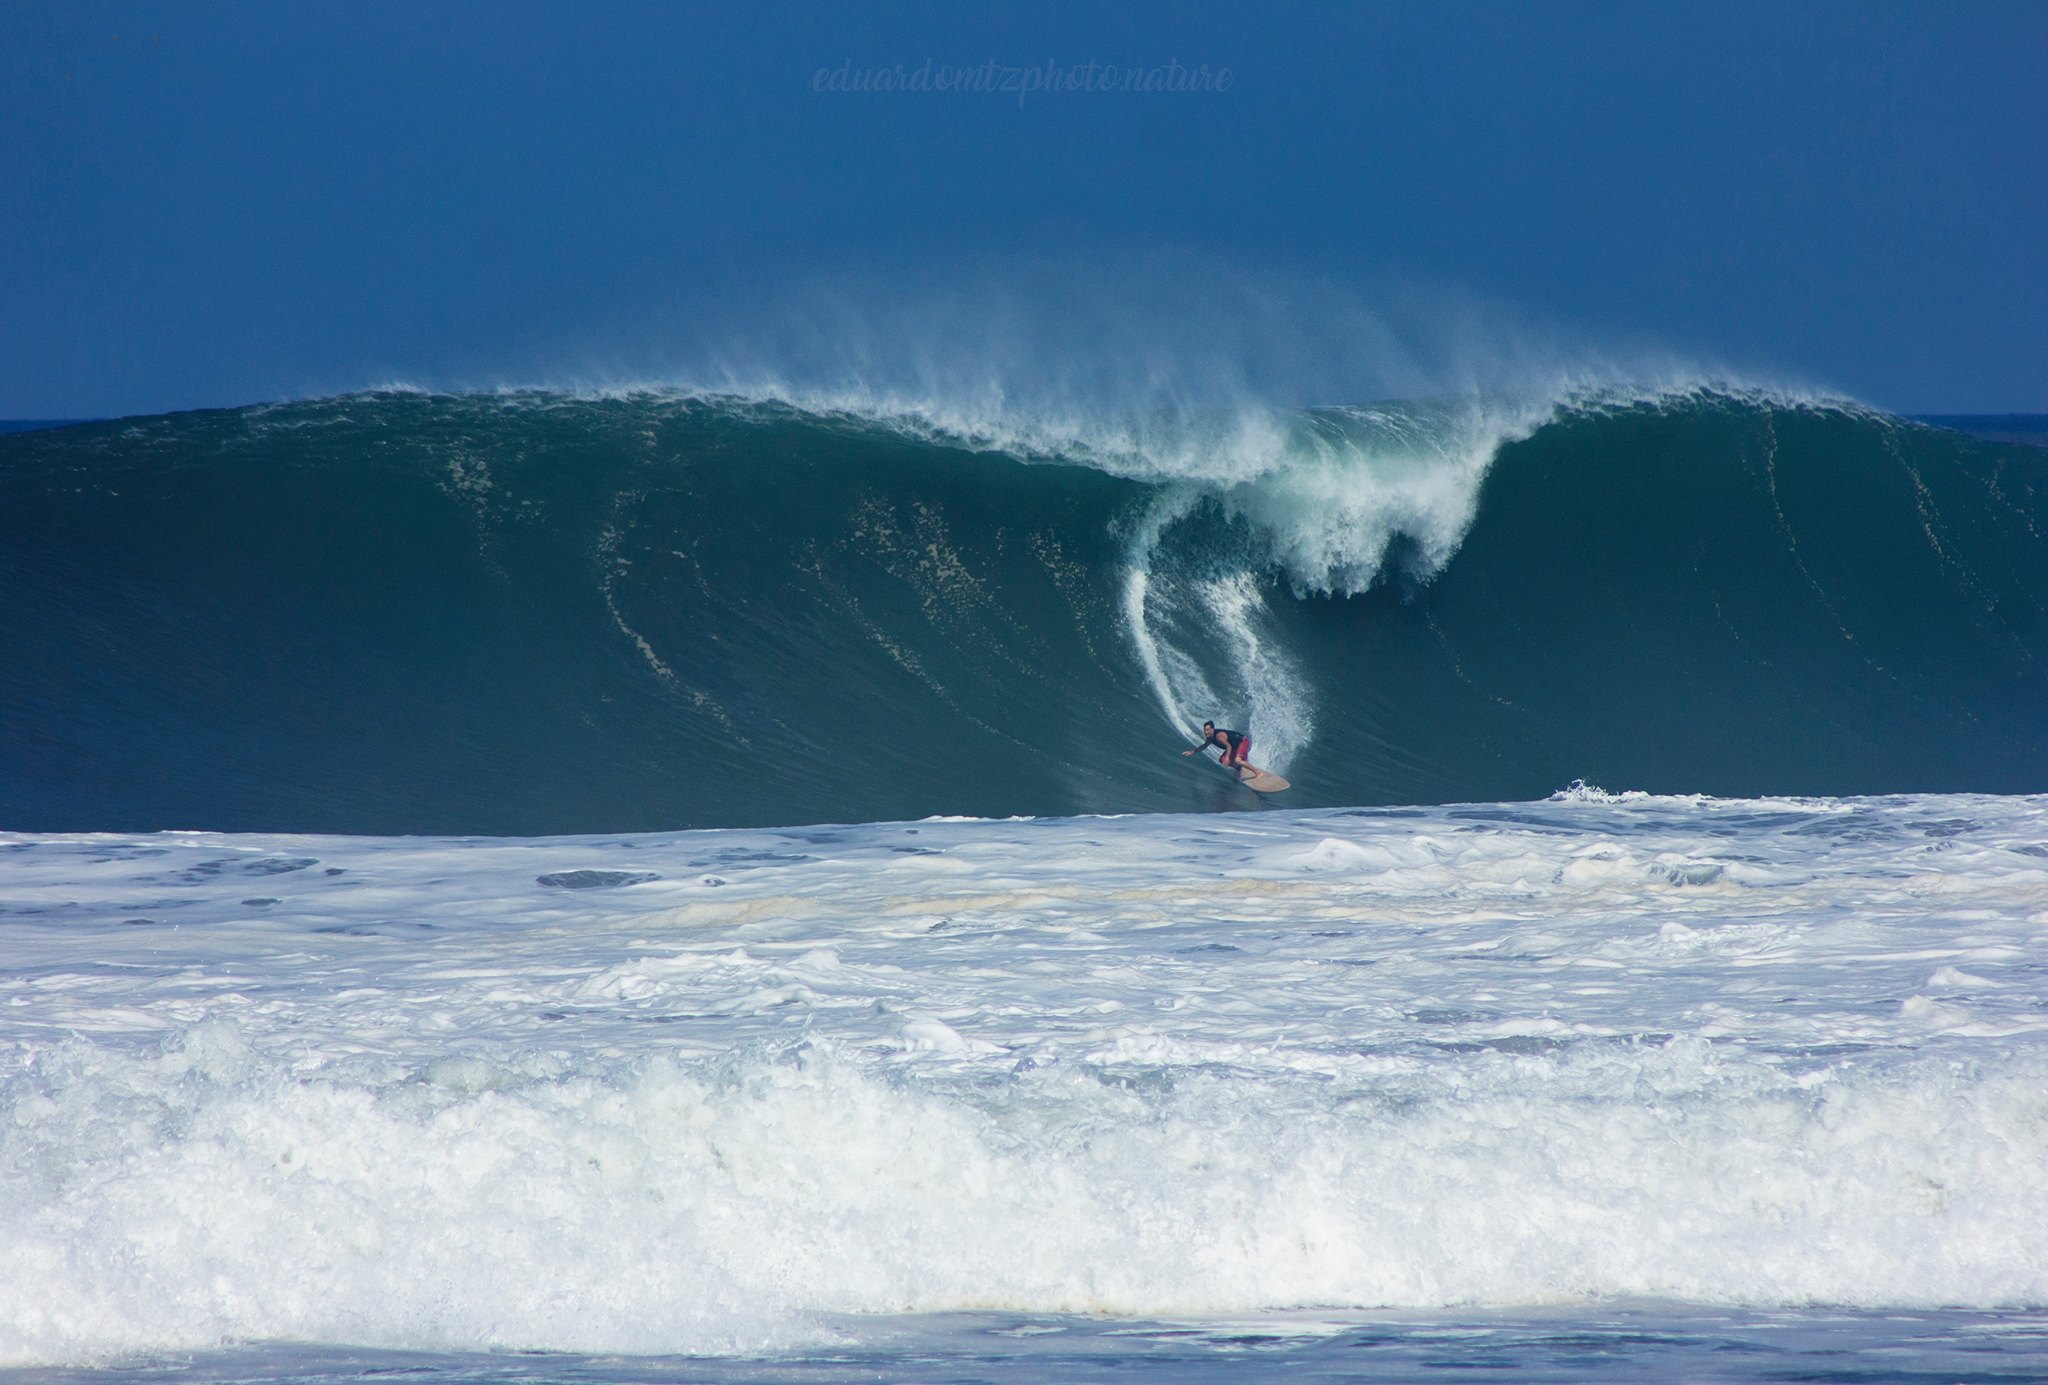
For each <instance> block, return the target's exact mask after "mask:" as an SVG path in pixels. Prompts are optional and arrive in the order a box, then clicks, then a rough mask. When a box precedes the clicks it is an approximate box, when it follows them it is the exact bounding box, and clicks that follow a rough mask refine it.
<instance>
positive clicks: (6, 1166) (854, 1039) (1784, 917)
mask: <svg viewBox="0 0 2048 1385" xmlns="http://www.w3.org/2000/svg"><path fill="white" fill-rule="evenodd" d="M2044 827H2048V802H2043V801H2041V800H2029V799H1981V798H1979V799H1972V798H1900V799H1889V800H1874V801H1836V800H1821V801H1812V802H1803V803H1802V802H1793V801H1726V800H1698V801H1686V800H1673V799H1656V798H1650V799H1634V798H1630V799H1626V800H1619V801H1617V800H1606V801H1601V800H1594V799H1591V798H1590V796H1588V797H1582V798H1580V799H1577V800H1572V801H1558V802H1551V803H1544V804H1530V805H1475V806H1471V807H1462V808H1460V807H1453V808H1442V809H1431V810H1389V811H1384V812H1367V811H1347V812H1338V813H1300V814H1286V813H1265V814H1261V815H1259V816H1258V817H1257V818H1256V819H1242V818H1238V819H1231V818H1214V817H1210V818H1202V819H1188V818H1177V817H1167V818H1126V819H1114V820H1106V819H1074V820H1063V821H1054V820H1026V821H1017V822H1008V823H998V822H976V821H965V822H943V821H927V822H922V823H917V824H913V825H903V824H876V825H871V826H866V827H855V828H817V829H790V830H783V831H776V832H708V833H688V834H672V835H666V836H651V837H630V838H587V839H534V840H510V841H491V840H469V841H462V840H432V839H420V840H408V839H339V838H303V837H290V838H287V837H218V836H212V835H205V834H191V835H181V836H162V837H153V838H116V837H102V836H88V837H70V838H65V837H40V838H39V837H9V838H6V839H4V843H0V845H4V850H5V856H4V858H0V859H4V862H5V865H4V870H5V877H4V879H5V887H6V888H5V899H6V907H7V910H8V916H7V919H6V924H5V926H6V928H7V931H8V936H9V944H10V946H9V954H8V960H7V965H6V967H5V969H4V971H0V1102H4V1106H5V1112H6V1115H5V1119H4V1121H0V1217H4V1221H5V1224H6V1225H7V1227H8V1228H9V1234H8V1235H7V1237H6V1238H4V1241H0V1360H4V1361H8V1362H15V1363H25V1362H35V1361H41V1362H50V1361H76V1360H82V1359H88V1358H92V1357H95V1356H97V1355H99V1354H103V1353H108V1352H121V1351H134V1350H153V1349H192V1348H196V1347H201V1346H206V1345H210V1344H213V1343H217V1342H219V1341H221V1340H223V1339H232V1340H248V1339H289V1340H326V1341H341V1342H353V1343H359V1344H375V1345H383V1346H392V1347H398V1346H405V1347H417V1348H432V1349H470V1348H481V1347H487V1346H522V1347H546V1348H552V1349H563V1350H582V1351H633V1352H643V1351H679V1350H688V1351H732V1350H742V1351H745V1350H758V1349H763V1348H765V1347H768V1346H772V1345H775V1344H778V1343H782V1344H786V1343H790V1342H795V1341H801V1340H807V1339H810V1338H813V1337H815V1336H816V1335H817V1334H819V1333H820V1332H822V1331H824V1329H823V1328H822V1327H821V1326H820V1323H821V1322H822V1320H823V1319H822V1317H821V1315H831V1314H839V1313H854V1314H902V1313H923V1312H942V1311H955V1310H970V1309H990V1308H993V1309H1005V1310H1012V1311H1019V1312H1108V1313H1115V1314H1124V1315H1141V1316H1143V1315H1149V1316H1155V1317H1156V1316H1172V1315H1176V1314H1243V1313H1255V1312H1261V1311H1267V1310H1273V1309H1280V1308H1286V1307H1289V1306H1310V1305H1322V1306H1326V1307H1347V1306H1348V1307H1365V1306H1372V1305H1396V1306H1408V1307H1427V1306H1442V1305H1449V1304H1478V1305H1515V1304H1523V1305H1526V1304H1535V1303H1555V1302H1584V1301H1586V1300H1593V1299H1605V1298H1611V1297H1631V1296H1654V1297H1665V1298H1677V1299H1685V1300H1692V1301H1697V1302H1706V1303H1729V1304H1734V1303H1747V1304H1759V1305H1769V1304H1799V1303H1815V1302H1820V1303H1836V1304H1846V1305H1864V1306H1871V1307H1882V1306H1910V1305H1937V1304H1947V1305H1975V1306H1978V1307H1994V1306H2013V1305H2041V1304H2044V1303H2048V1256H2044V1254H2043V1252H2042V1249H2041V1247H2042V1246H2043V1245H2048V1172H2044V1170H2048V1104H2044V1102H2043V1099H2042V1096H2041V1093H2042V1091H2043V1090H2048V1011H2044V1010H2043V1008H2042V1004H2041V984H2040V976H2041V973H2040V965H2039V961H2038V959H2039V957H2040V956H2041V955H2042V949H2043V946H2044V945H2048V933H2044V931H2043V925H2042V922H2041V920H2042V919H2043V918H2044V917H2048V863H2044V861H2043V859H2042V857H2041V855H2040V854H2039V850H2040V848H2039V845H2038V843H2039V841H2040V839H2041V834H2042V832H2043V829H2044ZM649 877H653V878H649ZM550 880H553V881H558V882H574V883H575V884H576V885H577V886H578V887H577V888H573V889H572V888H566V887H565V885H564V884H563V883H557V884H553V885H551V884H549V883H548V882H549V881H550ZM833 1330H834V1331H839V1330H843V1325H842V1327H841V1328H835V1329H833Z"/></svg>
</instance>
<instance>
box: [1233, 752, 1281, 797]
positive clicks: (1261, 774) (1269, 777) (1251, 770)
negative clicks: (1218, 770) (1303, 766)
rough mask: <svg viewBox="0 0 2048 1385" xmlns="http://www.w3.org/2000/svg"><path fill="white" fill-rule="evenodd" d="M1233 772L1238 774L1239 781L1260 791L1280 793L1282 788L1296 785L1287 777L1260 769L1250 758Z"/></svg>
mask: <svg viewBox="0 0 2048 1385" xmlns="http://www.w3.org/2000/svg"><path fill="white" fill-rule="evenodd" d="M1233 773H1235V774H1236V775H1237V782H1238V783H1240V784H1242V785H1244V786H1245V787H1246V788H1248V789H1251V790H1254V791H1255V792H1258V793H1279V792H1280V790H1282V789H1289V788H1293V787H1294V786H1293V785H1292V784H1289V783H1288V782H1287V781H1286V780H1285V779H1282V778H1281V777H1280V776H1279V775H1277V774H1275V773H1273V771H1271V770H1269V769H1260V768H1259V767H1258V766H1257V765H1255V764H1253V763H1251V761H1249V760H1247V761H1245V763H1244V765H1243V766H1242V767H1240V768H1239V769H1237V770H1235V771H1233Z"/></svg>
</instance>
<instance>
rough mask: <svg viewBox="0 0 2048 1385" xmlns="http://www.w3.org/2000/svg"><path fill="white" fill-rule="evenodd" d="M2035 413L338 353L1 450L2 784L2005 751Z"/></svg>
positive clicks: (480, 807) (1095, 806) (806, 798)
mask: <svg viewBox="0 0 2048 1385" xmlns="http://www.w3.org/2000/svg"><path fill="white" fill-rule="evenodd" d="M2042 462H2043V456H2042V454H2041V452H2040V451H2039V450H2038V449H2033V448H2028V447H2024V446H2019V445H2012V444H2001V443H1997V442H1992V441H1984V440H1979V439H1972V438H1967V437H1964V436H1962V435H1960V434H1954V433H1949V432H1945V431H1942V430H1938V429H1933V428H1926V427H1921V426H1918V425H1912V424H1906V423H1902V422H1900V421H1899V420H1895V419H1890V418H1886V417H1883V416H1879V415H1874V414H1870V413H1866V412H1861V411H1857V410H1853V409H1842V408H1834V407H1826V406H1817V405H1812V404H1805V403H1798V402H1794V401H1788V400H1779V399H1773V398H1769V397H1761V396H1746V395H1735V394H1717V393H1711V392H1698V391H1695V392H1690V393H1667V394H1663V395H1660V396H1654V397H1647V398H1642V399H1635V400H1629V399H1620V398H1608V399H1605V400H1604V401H1586V400H1580V401H1578V402H1567V403H1563V404H1559V403H1555V402H1551V401H1514V402H1510V403H1506V404H1500V405H1484V406H1482V405H1478V404H1472V403H1453V404H1443V405H1401V406H1395V405H1389V406H1381V407H1375V408H1351V409H1325V410H1316V411H1311V412H1307V413H1294V414H1280V413H1247V412H1237V413H1231V414H1228V415H1225V414H1222V413H1219V414H1217V415H1216V416H1214V417H1201V416H1193V415H1184V416H1177V417H1174V418H1170V419H1162V420H1138V421H1136V422H1129V421H1126V422H1123V423H1119V424H1116V425H1114V426H1110V425H1100V424H1090V425H1082V424H1075V423H1072V422H1068V421H1060V422H1052V423H1049V422H1045V421H1042V420H1041V421H1038V422H1036V423H1032V424H1030V425H1029V426H1024V425H1020V424H1018V423H1017V422H1016V421H1015V420H1007V421H997V422H994V423H991V422H988V421H985V420H979V419H972V418H966V419H963V418H954V417H948V416H946V415H945V414H944V413H943V412H942V411H938V410H934V409H929V408H922V407H918V406H915V405H911V406H905V405H901V404H891V405H888V406H887V407H877V406H873V405H863V406H861V407H858V408H855V407H848V406H846V404H845V401H825V402H824V403H819V402H818V401H810V402H808V403H806V402H804V401H790V400H767V399H751V400H749V399H738V398H733V397H719V396H675V395H658V394H639V395H629V396H623V397H572V396H564V395H554V394H541V393H521V394H506V395H495V396H437V395H425V394H413V393H380V394H370V395H357V396H349V397H343V398H338V399H329V400H320V401H313V402H307V403H298V404H289V405H275V406H265V407H258V408H249V409H239V410H228V411H218V412H206V413H195V414H181V415H172V416H167V417H162V418H153V419H144V420H131V421H126V422H119V423H105V424H90V425H80V426H74V427H69V428H63V429H57V430H53V431H48V432H41V433H32V434H23V435H16V436H10V437H5V438H0V660H4V665H5V667H6V669H7V674H6V677H5V679H4V680H0V823H4V824H5V825H7V826H12V827H21V828H34V829H51V830H69V829H75V828H86V827H94V828H119V829H124V830H127V829H147V828H159V827H206V828H219V829H226V830H245V829H258V828H261V829H273V830H308V831H342V832H368V833H402V832H479V833H511V834H523V835H531V834H547V833H561V832H577V831H597V830H606V831H610V830H631V829H651V828H672V827H686V826H710V825H765V824H774V823H790V822H816V821H834V820H837V821H853V820H877V819H894V818H908V817H919V816H924V815H927V814H934V813H955V814H959V813H964V814H976V815H1005V814H1015V813H1025V814H1060V813H1076V812H1122V811H1170V810H1185V809H1199V808H1208V807H1217V808H1228V807H1241V806H1246V804H1247V803H1248V802H1249V801H1250V796H1249V795H1246V794H1244V793H1243V791H1242V790H1240V789H1239V788H1237V786H1235V785H1234V784H1232V783H1230V782H1229V781H1228V780H1227V779H1225V778H1224V777H1223V776H1222V775H1220V774H1218V773H1217V772H1216V771H1214V770H1213V769H1211V770H1208V771H1206V772H1205V771H1204V770H1203V769H1202V768H1201V767H1199V766H1197V765H1195V764H1193V763H1192V762H1191V761H1188V760H1185V759H1182V758H1181V757H1180V756H1179V755H1178V754H1176V752H1177V751H1179V750H1180V749H1182V748H1184V747H1185V746H1186V745H1187V744H1188V743H1189V739H1190V736H1189V732H1188V728H1189V727H1190V726H1192V725H1193V724H1195V723H1197V722H1199V721H1200V720H1201V719H1203V718H1204V717H1208V716H1213V717H1215V718H1216V719H1217V720H1218V721H1219V722H1221V723H1222V724H1225V725H1233V726H1241V727H1244V728H1245V729H1248V730H1249V731H1250V732H1251V733H1252V735H1253V737H1254V758H1255V759H1258V760H1260V761H1262V762H1264V763H1268V764H1270V765H1271V766H1272V767H1274V768H1277V769H1280V770H1282V771H1283V772H1285V773H1286V774H1287V775H1288V776H1289V777H1290V778H1292V779H1293V781H1294V783H1295V785H1296V792H1295V794H1294V795H1293V796H1292V797H1291V800H1290V801H1291V802H1292V803H1294V804H1295V805H1297V806H1313V805H1316V804H1338V803H1388V802H1441V801H1469V800H1503V799H1525V798H1530V797H1535V796H1540V795H1541V794H1543V793H1545V792H1548V791H1549V790H1550V789H1553V788H1555V787H1556V786H1557V785H1558V784H1560V783H1565V782H1568V781H1571V780H1573V779H1581V778H1583V779H1586V780H1590V781H1594V782H1600V783H1608V784H1625V785H1630V786H1640V787H1644V788H1650V789H1662V790H1674V791H1680V790H1682V791H1704V792H1711V793H1718V794H1726V795H1759V794H1771V793H1808V794H1860V793H1873V792H1892V791H1945V790H1973V791H1990V792H2014V791H2022V790H2027V789H2035V788H2039V787H2040V786H2041V784H2042V782H2043V780H2044V777H2048V679H2044V676H2043V675H2044V670H2048V626H2044V624H2043V622H2042V620H2041V612H2042V610H2043V608H2044V604H2048V544H2044V540H2043V535H2044V533H2048V513H2044V498H2043V492H2042V485H2041V483H2042V478H2043V476H2044V469H2043V466H2042Z"/></svg>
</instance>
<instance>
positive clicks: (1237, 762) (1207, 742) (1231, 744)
mask: <svg viewBox="0 0 2048 1385" xmlns="http://www.w3.org/2000/svg"><path fill="white" fill-rule="evenodd" d="M1212 745H1213V746H1215V747H1217V748H1218V749H1219V750H1221V751H1222V752H1223V768H1225V769H1244V768H1246V765H1247V762H1246V760H1245V756H1246V755H1248V754H1250V753H1251V748H1252V738H1251V737H1250V736H1246V735H1243V734H1241V733H1239V732H1236V731H1219V730H1218V729H1217V728H1216V723H1215V722H1213V721H1205V722H1203V723H1202V743H1201V744H1200V745H1198V746H1196V747H1195V748H1194V749H1193V750H1183V751H1182V752H1181V754H1183V755H1199V754H1201V753H1202V752H1203V751H1205V750H1207V749H1208V748H1209V747H1210V746H1212Z"/></svg>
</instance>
